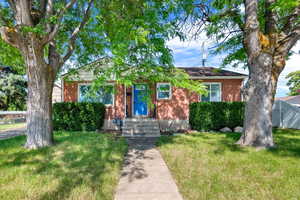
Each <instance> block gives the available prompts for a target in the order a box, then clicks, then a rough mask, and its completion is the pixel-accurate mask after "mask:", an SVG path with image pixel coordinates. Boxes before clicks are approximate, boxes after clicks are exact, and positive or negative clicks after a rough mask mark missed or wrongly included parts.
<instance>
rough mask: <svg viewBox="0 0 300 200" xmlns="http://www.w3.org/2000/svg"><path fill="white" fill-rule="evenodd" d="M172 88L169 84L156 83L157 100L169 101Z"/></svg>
mask: <svg viewBox="0 0 300 200" xmlns="http://www.w3.org/2000/svg"><path fill="white" fill-rule="evenodd" d="M171 92H172V87H171V84H170V83H157V89H156V94H157V99H171V95H172V93H171Z"/></svg>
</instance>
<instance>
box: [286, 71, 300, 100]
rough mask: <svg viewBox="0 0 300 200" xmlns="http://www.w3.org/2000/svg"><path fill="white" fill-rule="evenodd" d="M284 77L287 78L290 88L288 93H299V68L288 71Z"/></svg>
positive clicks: (294, 94) (292, 94)
mask: <svg viewBox="0 0 300 200" xmlns="http://www.w3.org/2000/svg"><path fill="white" fill-rule="evenodd" d="M286 78H287V79H289V80H288V82H287V85H288V86H289V90H290V92H289V95H291V96H296V95H300V70H298V71H294V72H291V73H289V74H288V75H287V76H286Z"/></svg>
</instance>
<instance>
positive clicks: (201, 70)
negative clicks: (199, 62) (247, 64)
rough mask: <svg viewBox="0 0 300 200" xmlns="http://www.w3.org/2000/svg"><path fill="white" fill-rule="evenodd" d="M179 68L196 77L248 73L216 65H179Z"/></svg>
mask: <svg viewBox="0 0 300 200" xmlns="http://www.w3.org/2000/svg"><path fill="white" fill-rule="evenodd" d="M178 68H179V69H183V70H185V71H186V72H187V73H188V74H189V75H190V76H194V77H205V76H245V77H247V76H248V75H246V74H241V73H237V72H233V71H228V70H224V69H220V68H214V67H178Z"/></svg>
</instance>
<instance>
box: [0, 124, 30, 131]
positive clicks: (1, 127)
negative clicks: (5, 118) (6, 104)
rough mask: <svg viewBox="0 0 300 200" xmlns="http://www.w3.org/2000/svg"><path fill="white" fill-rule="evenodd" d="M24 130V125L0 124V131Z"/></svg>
mask: <svg viewBox="0 0 300 200" xmlns="http://www.w3.org/2000/svg"><path fill="white" fill-rule="evenodd" d="M23 127H24V128H25V127H26V123H16V124H0V131H5V130H10V129H15V128H23Z"/></svg>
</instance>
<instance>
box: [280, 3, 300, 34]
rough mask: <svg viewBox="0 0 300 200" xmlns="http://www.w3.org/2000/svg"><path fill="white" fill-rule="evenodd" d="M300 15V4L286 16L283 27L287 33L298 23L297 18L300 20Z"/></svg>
mask: <svg viewBox="0 0 300 200" xmlns="http://www.w3.org/2000/svg"><path fill="white" fill-rule="evenodd" d="M299 17H300V4H299V6H297V7H296V8H295V10H294V11H293V13H292V14H291V15H288V16H287V17H286V20H287V21H286V23H285V25H284V26H283V29H282V30H283V31H284V33H285V34H289V32H290V31H291V29H292V28H293V25H294V24H295V23H296V21H297V20H299Z"/></svg>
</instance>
